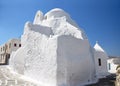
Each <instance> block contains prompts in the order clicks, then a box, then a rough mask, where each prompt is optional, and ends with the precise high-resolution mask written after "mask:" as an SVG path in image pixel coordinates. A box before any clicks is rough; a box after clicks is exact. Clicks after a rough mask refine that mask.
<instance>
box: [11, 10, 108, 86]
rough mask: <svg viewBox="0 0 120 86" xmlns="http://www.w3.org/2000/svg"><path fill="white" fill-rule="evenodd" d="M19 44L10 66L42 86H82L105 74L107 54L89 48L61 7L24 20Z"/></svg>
mask: <svg viewBox="0 0 120 86" xmlns="http://www.w3.org/2000/svg"><path fill="white" fill-rule="evenodd" d="M21 43H22V46H21V47H20V48H19V49H18V50H17V51H16V52H14V53H13V54H12V55H11V58H10V66H11V67H12V68H13V69H14V70H15V71H16V72H18V73H21V74H24V75H25V76H28V77H30V78H32V79H34V80H36V81H38V82H39V83H40V84H43V86H82V85H87V84H92V83H96V82H97V81H98V79H99V78H104V77H105V76H107V74H108V72H107V58H108V56H107V54H106V53H105V51H104V50H103V49H102V48H101V47H100V45H99V44H98V43H96V44H95V47H94V48H92V47H91V45H90V43H89V41H88V38H87V36H86V34H85V33H84V31H83V30H82V29H81V28H80V27H79V26H78V25H77V24H76V23H75V22H74V21H73V20H72V19H71V17H70V15H69V14H68V13H66V12H65V11H63V10H62V9H59V8H55V9H52V10H50V11H49V12H48V13H46V14H45V15H44V14H43V13H42V12H41V11H38V12H37V13H36V15H35V19H34V22H33V23H30V22H27V23H26V24H25V27H24V33H23V34H22V36H21Z"/></svg>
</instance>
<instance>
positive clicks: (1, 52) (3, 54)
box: [0, 39, 21, 64]
mask: <svg viewBox="0 0 120 86" xmlns="http://www.w3.org/2000/svg"><path fill="white" fill-rule="evenodd" d="M20 47H21V41H20V39H10V40H9V41H8V42H6V43H5V44H3V45H1V46H0V64H8V60H9V58H10V55H11V53H12V52H13V51H16V50H17V49H18V48H20Z"/></svg>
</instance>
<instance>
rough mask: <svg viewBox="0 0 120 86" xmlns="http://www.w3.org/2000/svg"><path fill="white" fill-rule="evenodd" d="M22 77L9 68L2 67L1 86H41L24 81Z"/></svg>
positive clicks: (0, 69) (0, 72) (0, 70)
mask: <svg viewBox="0 0 120 86" xmlns="http://www.w3.org/2000/svg"><path fill="white" fill-rule="evenodd" d="M21 76H22V75H20V74H17V73H13V72H12V71H11V69H10V68H9V67H8V66H0V86H40V85H37V84H35V83H34V82H30V81H28V80H27V79H26V80H25V79H22V78H21Z"/></svg>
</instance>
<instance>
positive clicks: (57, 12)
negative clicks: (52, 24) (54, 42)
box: [45, 8, 70, 18]
mask: <svg viewBox="0 0 120 86" xmlns="http://www.w3.org/2000/svg"><path fill="white" fill-rule="evenodd" d="M45 16H47V18H51V17H55V18H57V17H63V16H65V17H67V18H68V17H70V16H69V15H68V14H67V13H66V12H65V11H64V10H62V9H60V8H55V9H52V10H50V11H49V12H47V13H46V14H45Z"/></svg>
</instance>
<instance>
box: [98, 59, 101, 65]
mask: <svg viewBox="0 0 120 86" xmlns="http://www.w3.org/2000/svg"><path fill="white" fill-rule="evenodd" d="M98 64H99V66H101V59H100V58H99V59H98Z"/></svg>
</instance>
